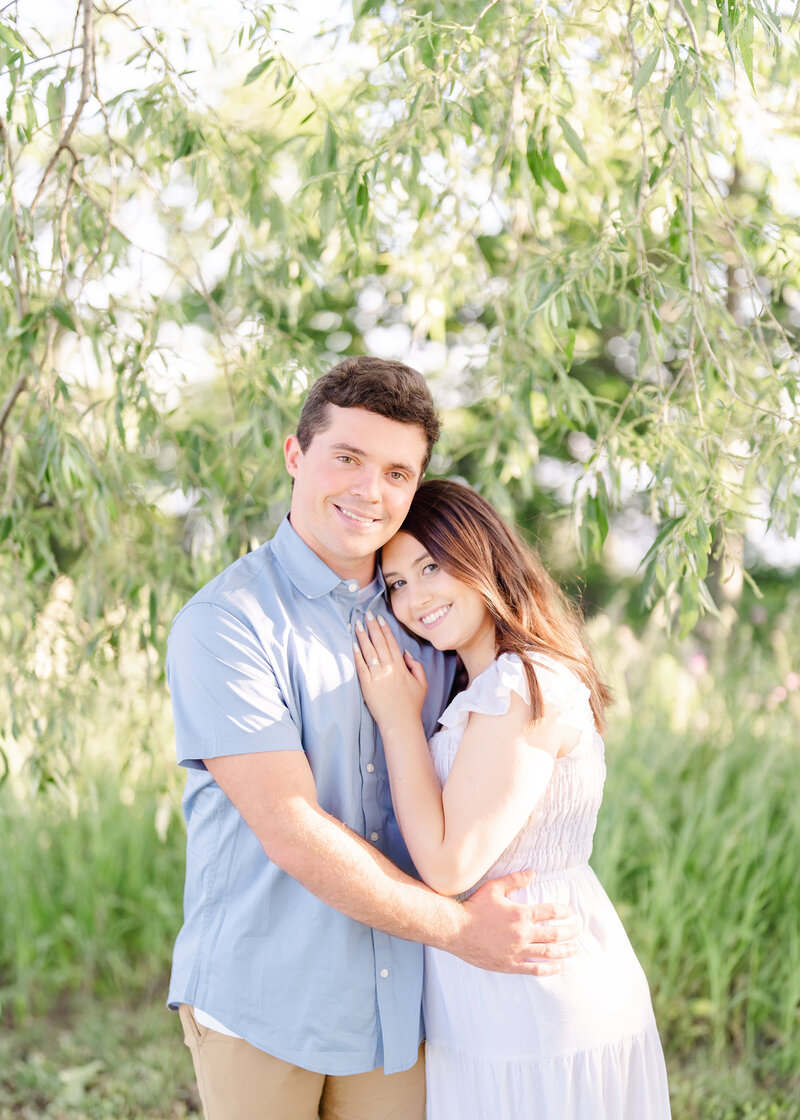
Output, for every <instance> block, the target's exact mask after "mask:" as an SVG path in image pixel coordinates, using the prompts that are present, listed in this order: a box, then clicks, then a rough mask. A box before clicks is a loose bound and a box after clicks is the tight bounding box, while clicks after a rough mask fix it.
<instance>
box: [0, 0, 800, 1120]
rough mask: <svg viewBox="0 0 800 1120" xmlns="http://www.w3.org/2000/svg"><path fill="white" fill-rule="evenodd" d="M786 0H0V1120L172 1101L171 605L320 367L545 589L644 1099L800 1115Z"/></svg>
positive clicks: (794, 102)
mask: <svg viewBox="0 0 800 1120" xmlns="http://www.w3.org/2000/svg"><path fill="white" fill-rule="evenodd" d="M799 29H800V14H799V13H798V9H797V8H796V6H795V3H794V2H793V0H792V2H786V0H774V2H773V0H769V2H768V0H718V2H710V3H707V2H706V0H697V2H695V3H689V2H688V0H654V2H651V3H640V2H639V0H628V2H626V3H617V2H616V0H609V2H608V3H604V4H602V5H597V6H596V7H592V6H586V5H577V4H574V3H571V2H565V3H525V4H523V3H520V2H517V0H505V2H504V0H479V2H477V3H473V2H472V0H459V2H458V3H455V2H454V0H453V2H451V0H429V2H426V3H419V4H405V3H402V4H401V3H394V2H392V0H386V2H384V3H381V2H379V0H378V2H376V0H354V2H353V3H346V4H341V5H339V6H337V5H336V4H333V5H331V4H328V5H323V4H321V3H318V2H313V0H296V2H295V3H294V4H266V3H263V2H261V0H240V2H227V3H222V2H221V0H196V2H194V3H192V4H189V3H185V2H179V0H175V2H174V3H172V4H170V5H164V4H161V5H156V4H155V3H152V2H150V0H128V2H126V3H122V4H112V3H105V2H103V0H97V2H93V0H67V2H65V3H63V4H61V5H58V6H56V5H54V4H53V3H52V2H51V0H16V2H12V3H6V4H4V5H3V6H2V8H0V144H1V145H2V156H1V157H0V158H1V159H2V163H1V164H0V170H1V172H2V176H1V178H0V187H1V188H2V193H1V194H0V276H1V277H2V284H0V596H1V597H2V609H1V610H0V665H1V667H2V679H3V686H4V687H3V689H2V692H0V776H1V777H2V779H3V780H2V784H0V850H2V852H3V855H4V858H3V859H2V860H0V897H2V900H3V901H2V906H0V1056H1V1057H2V1061H1V1062H0V1117H4V1116H8V1117H12V1116H13V1117H26V1118H27V1117H37V1118H39V1117H46V1118H51V1120H54V1118H77V1117H111V1116H113V1117H116V1118H120V1117H142V1116H152V1117H162V1118H166V1117H183V1116H194V1115H196V1114H197V1110H198V1108H199V1103H198V1099H197V1096H196V1091H195V1088H194V1084H193V1079H192V1072H191V1062H190V1059H189V1056H188V1052H186V1051H185V1048H184V1047H183V1044H182V1041H181V1038H180V1029H179V1026H178V1024H177V1020H176V1018H175V1017H174V1016H171V1015H170V1014H169V1013H168V1012H167V1011H166V1009H165V1007H164V1000H165V998H166V979H167V975H168V969H169V961H170V955H171V949H172V943H173V940H174V937H175V934H176V932H177V930H178V928H179V926H180V922H181V901H182V888H183V846H184V833H183V823H182V818H181V813H180V796H181V790H182V785H183V778H182V774H181V772H180V771H179V770H178V768H177V767H176V766H175V764H174V753H173V744H172V728H171V720H170V715H169V697H168V694H167V689H166V683H165V679H164V671H163V657H164V649H165V643H166V636H167V634H168V632H169V626H170V624H171V620H172V618H173V616H174V614H175V613H176V611H177V610H178V608H179V607H180V606H181V605H182V603H183V602H185V601H186V599H188V598H189V597H190V595H191V594H192V593H193V592H194V591H195V590H196V589H197V588H198V587H200V586H201V585H202V584H203V583H204V582H205V581H206V580H207V579H209V578H210V577H211V576H212V575H214V574H216V572H217V571H219V570H220V569H221V568H222V567H223V566H224V565H225V564H227V563H229V562H230V561H232V560H233V559H235V558H236V557H238V556H240V555H242V554H243V553H244V552H246V551H248V550H249V549H252V548H254V547H257V546H258V545H259V544H260V543H262V542H263V541H264V540H266V539H267V538H268V537H269V536H270V535H271V534H272V532H273V531H274V529H275V527H276V525H277V523H278V522H279V520H280V519H281V517H282V516H283V514H284V512H285V510H286V508H287V504H288V498H289V487H288V484H287V483H288V478H287V476H286V475H285V471H284V467H283V456H282V450H281V448H282V443H283V440H284V438H285V436H286V435H287V434H288V433H289V432H291V431H293V430H294V425H295V422H296V418H297V414H298V409H299V405H300V402H301V400H302V398H303V395H304V393H305V390H306V388H307V387H308V385H309V384H310V383H311V382H312V381H313V379H314V378H315V377H316V376H318V375H319V373H321V372H323V371H324V370H325V369H327V368H329V367H330V366H331V365H332V364H334V363H335V362H337V361H339V360H340V359H341V358H343V357H345V356H347V355H348V354H357V353H373V354H377V355H380V356H382V357H387V358H398V359H400V360H403V361H405V362H408V363H409V364H411V365H414V366H416V367H417V368H418V369H420V370H422V371H423V372H424V373H425V375H426V377H427V378H428V379H429V382H430V385H431V388H432V391H433V393H434V396H435V398H436V400H437V402H438V404H439V406H440V408H441V411H442V416H443V420H444V429H445V433H444V436H443V438H442V440H441V442H440V444H439V446H438V449H437V452H436V454H435V456H434V459H433V462H432V465H431V469H430V472H429V473H431V474H435V475H436V474H439V475H448V476H452V477H458V478H462V479H464V480H466V481H467V482H469V483H470V484H472V485H474V486H476V487H477V488H478V489H479V490H480V491H481V492H482V493H483V494H484V495H485V496H486V497H487V498H489V499H490V500H491V501H493V502H494V503H495V504H496V505H497V506H498V507H499V508H500V509H501V511H502V512H503V513H504V515H505V516H506V517H507V518H508V519H509V520H514V521H515V522H516V523H517V524H518V525H519V527H520V528H521V529H522V531H523V532H524V533H525V534H526V535H527V536H528V538H529V539H530V540H531V541H532V542H533V543H534V544H536V545H537V546H538V547H539V549H540V550H541V552H542V554H543V557H544V558H545V560H546V562H547V563H548V565H549V566H550V568H551V570H553V571H554V573H555V574H556V575H557V577H558V578H559V579H560V581H561V582H562V584H563V585H564V587H565V588H567V589H568V590H569V591H570V592H571V593H572V594H573V595H575V596H576V597H577V598H578V599H579V600H580V601H581V603H582V605H583V608H584V611H585V613H586V615H587V620H588V630H589V635H590V638H591V641H592V644H593V647H594V649H595V651H596V653H597V656H598V660H599V662H600V664H601V666H602V668H603V670H604V672H605V674H606V677H607V679H608V680H609V683H610V684H611V685H612V687H613V690H614V694H615V704H614V707H613V708H612V709H611V712H610V728H609V734H608V738H607V755H608V765H609V778H608V783H607V790H606V798H605V802H604V805H603V809H602V811H601V816H600V823H599V828H598V833H597V837H596V842H595V855H594V858H593V864H594V866H595V868H596V870H597V872H598V874H599V875H600V877H601V879H602V881H603V882H604V884H605V886H606V888H607V889H608V891H609V894H610V895H611V897H612V899H613V900H614V902H615V904H616V905H617V907H618V909H619V912H620V914H621V916H622V918H623V921H624V922H625V925H626V927H627V929H628V931H629V933H630V936H631V940H632V941H633V944H634V946H635V948H636V950H637V952H638V954H639V956H640V959H641V960H642V963H643V965H644V967H645V970H646V972H647V974H648V977H649V980H650V984H651V988H652V991H653V998H654V1003H655V1006H656V1015H657V1018H658V1022H659V1026H660V1029H661V1033H662V1039H663V1042H664V1047H665V1051H666V1055H667V1061H668V1065H669V1070H670V1079H671V1089H672V1094H673V1109H674V1114H675V1116H676V1117H681V1118H689V1120H694V1118H697V1120H700V1118H702V1120H738V1118H742V1120H744V1118H747V1120H777V1118H784V1117H785V1118H793V1117H795V1118H796V1117H800V1104H798V1103H797V1101H798V1100H799V1099H800V1080H799V1079H798V1069H800V1037H799V1035H798V1028H799V1026H800V928H799V927H798V913H800V885H798V876H797V873H796V859H797V855H796V853H797V851H798V842H800V808H799V807H798V806H799V805H800V799H799V798H798V796H797V774H798V729H800V581H798V576H797V572H798V567H800V537H799V536H798V506H799V504H800V501H799V498H800V483H798V468H799V467H800V424H799V423H798V402H799V401H800V384H799V382H798V369H799V367H798V328H800V252H799V250H800V230H799V229H798V217H800V113H799V112H798V108H799V106H798V98H799V97H800V57H799V46H798V44H800V36H799V35H798V30H799Z"/></svg>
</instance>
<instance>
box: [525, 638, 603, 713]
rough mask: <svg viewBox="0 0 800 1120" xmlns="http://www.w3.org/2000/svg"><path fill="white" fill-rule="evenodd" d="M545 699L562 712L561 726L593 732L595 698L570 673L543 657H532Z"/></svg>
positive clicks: (556, 662) (550, 658) (551, 658)
mask: <svg viewBox="0 0 800 1120" xmlns="http://www.w3.org/2000/svg"><path fill="white" fill-rule="evenodd" d="M530 657H531V661H532V662H533V668H534V671H535V672H536V680H537V681H538V684H539V688H540V689H541V690H542V699H543V700H544V702H545V704H549V705H551V706H552V707H554V708H557V709H558V711H559V713H560V714H559V717H558V722H559V723H561V724H565V725H566V726H567V727H574V728H575V729H576V730H578V731H587V730H594V715H593V713H592V705H591V699H592V694H591V692H590V691H589V689H588V688H587V686H586V685H585V684H584V683H583V681H582V680H581V679H580V678H579V677H578V676H576V674H575V673H573V671H572V670H571V669H569V668H568V667H567V666H566V665H564V664H563V663H562V662H561V661H556V660H555V658H553V657H548V656H547V655H546V654H543V653H534V654H531V655H530Z"/></svg>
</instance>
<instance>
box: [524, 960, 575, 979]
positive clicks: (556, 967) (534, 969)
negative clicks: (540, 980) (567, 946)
mask: <svg viewBox="0 0 800 1120" xmlns="http://www.w3.org/2000/svg"><path fill="white" fill-rule="evenodd" d="M564 968H565V966H564V964H562V963H561V962H560V961H525V962H524V963H522V964H520V965H519V967H517V968H515V969H514V970H513V971H514V972H515V973H516V974H518V975H520V976H558V975H559V974H560V973H562V972H563V971H564Z"/></svg>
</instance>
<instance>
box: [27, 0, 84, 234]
mask: <svg viewBox="0 0 800 1120" xmlns="http://www.w3.org/2000/svg"><path fill="white" fill-rule="evenodd" d="M80 3H81V7H82V8H83V63H82V65H81V92H80V95H79V97H78V104H77V105H76V106H75V112H74V113H73V114H72V116H71V117H70V120H69V123H68V124H67V127H66V128H65V129H64V131H63V132H62V133H61V137H60V138H59V141H58V144H57V145H56V150H55V151H54V152H53V154H52V156H51V157H50V160H49V162H48V164H47V166H46V167H45V169H44V171H43V172H42V177H41V179H40V180H39V186H38V187H37V188H36V194H35V195H34V196H33V202H32V203H31V207H30V212H31V215H33V214H34V212H35V210H36V207H37V206H38V205H39V201H40V199H41V197H42V192H43V191H44V188H45V184H46V183H47V180H48V179H49V178H50V176H51V175H52V173H53V169H54V167H55V165H56V162H57V161H58V157H59V156H60V155H61V153H62V152H63V151H64V149H65V148H68V147H69V144H70V141H71V140H72V135H73V133H74V132H75V129H76V128H77V127H78V121H79V120H80V119H81V114H82V113H83V110H84V109H85V108H86V105H87V103H88V101H89V95H90V93H91V75H92V59H93V58H94V24H93V8H92V3H93V0H80Z"/></svg>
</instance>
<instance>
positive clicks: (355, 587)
mask: <svg viewBox="0 0 800 1120" xmlns="http://www.w3.org/2000/svg"><path fill="white" fill-rule="evenodd" d="M347 590H348V591H353V592H356V591H358V584H357V583H348V585H347Z"/></svg>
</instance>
